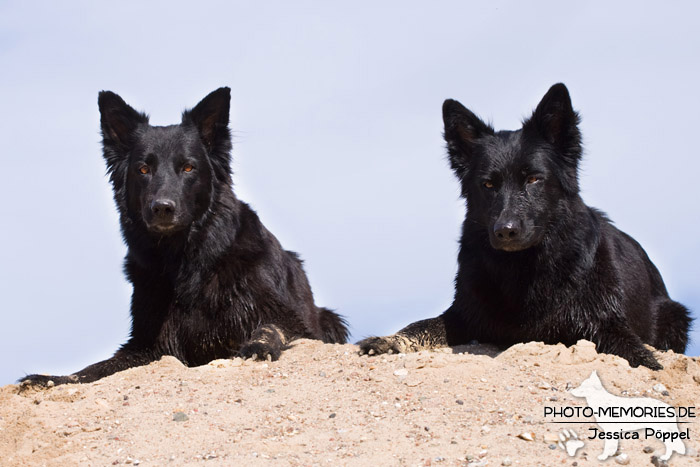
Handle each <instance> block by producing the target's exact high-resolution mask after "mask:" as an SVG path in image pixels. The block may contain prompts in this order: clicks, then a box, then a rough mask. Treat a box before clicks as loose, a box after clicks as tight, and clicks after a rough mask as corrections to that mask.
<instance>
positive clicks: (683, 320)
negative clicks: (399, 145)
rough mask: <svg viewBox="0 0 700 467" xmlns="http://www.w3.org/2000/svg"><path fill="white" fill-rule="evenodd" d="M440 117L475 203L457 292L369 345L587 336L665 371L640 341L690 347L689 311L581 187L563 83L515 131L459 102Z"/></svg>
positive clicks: (569, 340)
mask: <svg viewBox="0 0 700 467" xmlns="http://www.w3.org/2000/svg"><path fill="white" fill-rule="evenodd" d="M443 119H444V123H445V140H446V142H447V150H448V154H449V160H450V164H451V166H452V169H453V170H454V172H455V174H456V175H457V178H458V179H459V181H460V183H461V185H462V196H463V197H464V198H465V199H466V204H467V214H466V219H465V221H464V224H463V226H462V237H461V241H460V251H459V256H458V267H459V269H458V272H457V278H456V280H455V297H454V301H453V303H452V305H451V306H450V307H449V308H448V309H447V310H446V311H445V312H444V313H443V314H442V315H440V316H439V317H437V318H432V319H426V320H423V321H418V322H415V323H413V324H410V325H409V326H407V327H405V328H404V329H402V330H400V331H399V332H398V333H397V334H394V335H391V336H387V337H370V338H367V339H364V340H363V341H361V342H359V345H360V349H361V350H360V352H361V353H382V352H392V351H393V352H409V351H416V350H420V349H425V348H433V347H442V346H454V345H459V344H466V343H468V342H470V341H472V340H478V341H483V342H491V343H496V344H500V345H503V346H507V345H511V344H514V343H517V342H526V341H544V342H545V343H550V344H555V343H558V342H562V343H564V344H566V345H571V344H574V343H576V341H577V340H579V339H588V340H590V341H593V342H595V344H596V345H597V348H598V351H599V352H604V353H611V354H615V355H619V356H621V357H623V358H626V359H627V360H628V361H629V363H630V365H632V366H638V365H644V366H647V367H649V368H652V369H660V368H661V365H660V364H659V363H658V362H657V361H656V359H655V358H654V356H653V355H652V353H651V352H650V351H649V350H648V349H647V348H645V347H644V345H643V344H645V343H646V344H650V345H652V346H654V347H656V348H657V349H663V350H665V349H672V350H673V351H675V352H684V351H685V347H686V344H687V341H688V330H689V325H690V322H691V319H690V317H689V314H688V310H686V308H685V307H684V306H683V305H681V304H679V303H677V302H675V301H673V300H671V299H670V298H669V296H668V293H667V292H666V287H665V286H664V283H663V281H662V279H661V275H660V274H659V272H658V270H657V269H656V267H655V266H654V264H652V262H651V261H650V260H649V258H648V257H647V255H646V253H645V252H644V250H643V249H642V247H641V246H640V245H639V244H638V243H637V242H636V241H635V240H634V239H632V238H631V237H630V236H629V235H627V234H625V233H624V232H621V231H620V230H618V229H617V228H615V226H614V225H613V224H612V223H611V222H610V221H609V220H608V219H607V217H606V216H605V215H604V214H603V213H602V212H600V211H598V210H596V209H593V208H590V207H588V206H586V205H585V204H584V202H583V201H582V199H581V197H580V196H579V185H578V164H579V161H580V159H581V135H580V132H579V129H578V122H579V116H578V114H577V113H576V112H575V111H574V110H573V107H572V105H571V99H570V97H569V92H568V90H567V89H566V87H565V86H564V85H563V84H555V85H554V86H552V87H551V88H550V90H549V91H548V92H547V94H546V95H545V96H544V98H543V99H542V101H541V102H540V103H539V105H538V106H537V108H536V110H535V111H534V113H533V115H532V117H530V118H529V119H527V120H525V121H524V122H523V125H522V128H521V129H519V130H517V131H498V132H496V131H494V129H493V128H492V127H491V126H490V125H488V124H486V123H484V122H483V121H482V120H481V119H479V118H478V117H477V116H476V115H475V114H474V113H472V112H471V111H469V110H468V109H466V108H465V107H464V106H462V105H461V104H460V103H459V102H457V101H454V100H447V101H445V103H444V105H443Z"/></svg>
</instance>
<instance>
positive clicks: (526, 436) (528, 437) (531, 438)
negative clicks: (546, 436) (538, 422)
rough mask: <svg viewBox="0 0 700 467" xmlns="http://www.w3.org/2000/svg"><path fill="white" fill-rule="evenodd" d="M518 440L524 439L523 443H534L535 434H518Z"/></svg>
mask: <svg viewBox="0 0 700 467" xmlns="http://www.w3.org/2000/svg"><path fill="white" fill-rule="evenodd" d="M518 438H520V439H524V440H525V441H534V440H535V434H534V433H533V432H531V431H526V432H524V433H520V434H519V435H518Z"/></svg>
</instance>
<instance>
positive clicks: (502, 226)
mask: <svg viewBox="0 0 700 467" xmlns="http://www.w3.org/2000/svg"><path fill="white" fill-rule="evenodd" d="M493 233H494V234H496V238H498V239H499V240H500V241H502V242H509V241H513V240H518V239H519V238H520V228H519V227H518V225H517V224H516V223H515V222H513V221H505V222H496V225H494V226H493Z"/></svg>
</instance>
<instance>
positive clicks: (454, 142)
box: [442, 99, 493, 178]
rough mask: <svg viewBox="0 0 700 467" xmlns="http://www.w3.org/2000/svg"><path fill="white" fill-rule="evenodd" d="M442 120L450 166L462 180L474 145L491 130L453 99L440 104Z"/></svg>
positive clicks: (491, 132)
mask: <svg viewBox="0 0 700 467" xmlns="http://www.w3.org/2000/svg"><path fill="white" fill-rule="evenodd" d="M442 120H443V122H444V124H445V133H444V137H445V142H446V143H447V153H448V155H449V158H450V165H451V166H452V170H454V171H455V173H456V174H457V176H458V177H460V178H464V176H465V175H466V174H467V171H468V167H469V162H470V160H471V158H472V155H473V152H474V148H475V145H476V143H477V142H478V140H479V139H480V138H481V137H482V136H486V135H492V134H493V128H491V127H490V126H489V125H487V124H486V123H484V122H483V121H482V120H481V119H480V118H479V117H477V116H476V115H475V114H474V113H473V112H472V111H471V110H469V109H467V108H466V107H464V106H463V105H462V104H460V103H459V102H457V101H455V100H453V99H447V100H446V101H445V102H444V103H443V104H442Z"/></svg>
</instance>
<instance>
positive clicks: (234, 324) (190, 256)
mask: <svg viewBox="0 0 700 467" xmlns="http://www.w3.org/2000/svg"><path fill="white" fill-rule="evenodd" d="M230 99H231V96H230V90H229V88H220V89H218V90H216V91H214V92H212V93H211V94H209V95H208V96H207V97H205V98H204V99H203V100H202V101H201V102H200V103H199V104H197V105H196V106H195V107H194V108H193V109H191V110H188V111H185V112H184V113H183V115H182V121H181V123H179V124H176V125H170V126H164V127H159V126H151V125H149V122H148V117H147V116H146V115H145V114H143V113H140V112H137V111H136V110H134V109H133V108H132V107H130V106H129V105H127V104H126V103H125V102H124V100H122V98H121V97H119V96H118V95H117V94H114V93H112V92H109V91H103V92H101V93H100V94H99V99H98V104H99V108H100V113H101V125H102V135H103V148H104V158H105V161H106V163H107V170H108V173H109V175H110V180H111V183H112V186H113V189H114V200H115V202H116V204H117V208H118V210H119V216H120V223H121V229H122V234H123V237H124V240H125V242H126V245H127V247H128V250H127V254H126V259H125V264H124V269H125V272H126V276H127V278H128V280H129V281H130V282H131V283H132V285H133V294H132V299H131V317H132V327H131V337H130V339H129V340H128V342H126V343H125V344H124V345H123V346H122V347H121V348H120V349H119V350H118V351H117V352H116V354H115V355H114V356H113V357H112V358H110V359H108V360H105V361H102V362H99V363H96V364H94V365H90V366H88V367H87V368H85V369H83V370H81V371H79V372H77V373H75V374H73V375H69V376H47V375H29V376H27V377H25V378H23V379H22V382H23V383H25V384H37V385H46V384H48V383H49V381H52V382H53V384H62V383H69V382H90V381H94V380H97V379H99V378H103V377H105V376H107V375H110V374H112V373H115V372H117V371H121V370H124V369H126V368H130V367H133V366H138V365H144V364H147V363H149V362H151V361H153V360H156V359H158V358H160V357H161V356H163V355H172V356H174V357H177V358H178V359H180V360H181V361H182V362H183V363H185V364H186V365H190V366H194V365H202V364H205V363H207V362H209V361H211V360H213V359H217V358H228V357H233V356H236V355H240V356H243V357H257V358H259V359H265V358H270V359H273V360H274V359H277V358H278V357H279V356H280V352H281V351H282V350H283V348H284V346H285V345H286V344H287V342H289V341H290V340H292V339H295V338H301V337H306V338H313V339H320V340H322V341H324V342H329V343H344V342H345V341H346V339H347V334H348V331H347V328H346V324H345V321H344V320H343V319H342V318H341V317H340V316H339V315H337V314H335V313H334V312H332V311H330V310H327V309H325V308H319V307H317V306H316V305H315V304H314V300H313V296H312V293H311V288H310V286H309V283H308V280H307V278H306V274H305V273H304V271H303V269H302V264H301V261H300V260H299V258H298V257H297V255H296V254H295V253H293V252H290V251H285V250H284V249H283V248H282V247H281V246H280V244H279V242H278V241H277V239H276V238H275V237H274V235H272V234H271V233H270V232H269V231H268V230H267V229H266V228H265V227H264V226H263V225H262V223H261V222H260V220H259V219H258V216H257V215H256V214H255V212H254V211H253V210H252V209H251V208H250V207H249V206H248V205H247V204H245V203H243V202H241V201H239V200H238V199H237V198H236V196H235V195H234V193H233V190H232V181H231V173H230V152H231V135H230V131H229V128H228V121H229V105H230Z"/></svg>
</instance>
